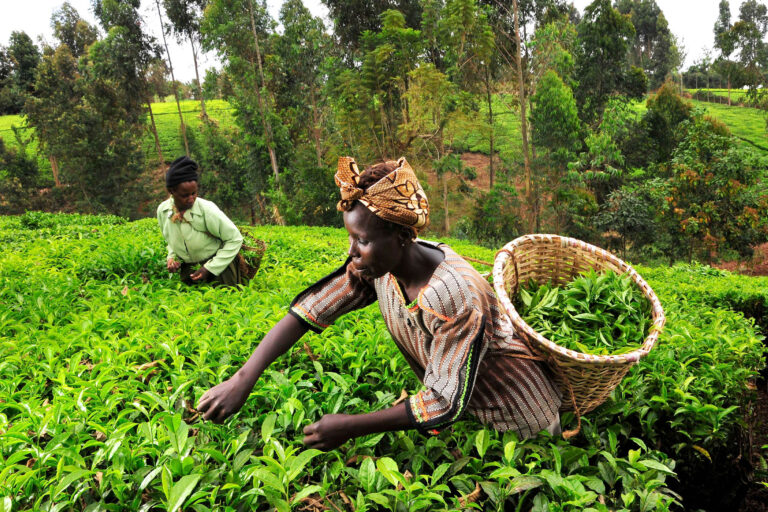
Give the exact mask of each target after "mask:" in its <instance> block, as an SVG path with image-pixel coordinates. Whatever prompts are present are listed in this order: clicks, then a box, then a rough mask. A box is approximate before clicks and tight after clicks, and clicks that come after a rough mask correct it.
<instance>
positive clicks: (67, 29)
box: [51, 2, 99, 58]
mask: <svg viewBox="0 0 768 512" xmlns="http://www.w3.org/2000/svg"><path fill="white" fill-rule="evenodd" d="M51 27H53V35H54V37H55V38H56V39H58V40H59V43H60V44H65V45H67V47H68V48H69V51H70V52H71V53H72V55H73V56H74V57H75V58H78V57H80V56H82V55H85V54H86V53H87V51H88V47H89V46H90V45H92V44H93V43H94V42H96V40H97V39H98V38H99V32H98V31H97V30H96V27H94V26H92V25H90V24H89V23H88V22H86V21H85V20H83V19H82V18H81V17H80V14H79V13H78V12H77V10H76V9H75V8H74V7H72V4H70V3H69V2H64V3H63V4H62V6H61V8H59V9H58V10H56V11H54V13H53V16H51Z"/></svg>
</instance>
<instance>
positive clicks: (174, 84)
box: [155, 0, 189, 156]
mask: <svg viewBox="0 0 768 512" xmlns="http://www.w3.org/2000/svg"><path fill="white" fill-rule="evenodd" d="M155 7H157V18H158V19H159V20H160V31H161V32H162V34H163V46H165V55H166V57H167V58H168V70H169V71H170V72H171V83H172V88H173V97H174V98H175V99H176V111H177V112H178V113H179V126H180V127H181V138H182V140H183V141H184V151H185V153H186V154H187V156H189V139H188V138H187V126H186V124H185V123H184V115H183V114H182V113H181V103H180V102H179V87H178V82H176V77H175V76H174V75H173V62H172V61H171V52H170V51H168V41H167V40H166V39H165V26H164V24H163V14H162V12H160V0H155Z"/></svg>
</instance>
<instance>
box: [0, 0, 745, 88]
mask: <svg viewBox="0 0 768 512" xmlns="http://www.w3.org/2000/svg"><path fill="white" fill-rule="evenodd" d="M571 1H572V2H573V3H574V5H575V6H576V7H577V8H578V9H579V11H580V12H583V11H584V8H585V7H586V6H587V5H589V4H590V3H591V0H571ZM742 1H743V0H731V1H730V5H731V20H732V21H735V20H736V19H737V18H738V14H739V6H740V5H741V3H742ZM63 3H64V0H27V1H25V2H20V1H19V0H0V13H2V15H0V45H7V44H8V40H9V38H10V36H11V32H13V31H24V32H26V33H27V35H29V36H30V37H31V38H32V39H33V40H35V41H36V42H37V40H38V37H41V38H42V39H43V40H45V41H47V42H48V43H53V42H54V38H53V31H52V30H51V26H50V24H51V15H52V14H53V12H54V11H55V10H57V9H59V8H60V7H61V5H62V4H63ZM69 3H70V4H71V5H72V6H73V7H74V8H75V9H77V11H78V12H79V13H80V16H81V17H83V18H84V19H86V20H87V21H88V22H90V23H91V24H93V25H97V23H96V20H95V18H94V16H93V14H92V13H91V0H69ZM161 3H162V2H161ZM656 3H657V4H658V6H659V7H660V8H661V10H662V11H663V12H664V16H665V17H666V18H667V21H668V22H669V28H670V30H671V31H672V33H673V34H675V35H676V36H677V38H678V40H679V41H681V42H682V46H683V49H684V52H685V54H686V58H685V62H684V64H683V69H685V68H687V67H688V66H690V65H691V64H693V63H694V62H695V61H697V60H699V59H700V58H701V57H703V56H704V52H705V51H706V50H707V49H712V46H713V38H714V36H713V32H712V27H713V26H714V24H715V19H716V18H717V12H718V11H717V6H718V4H719V0H656ZM304 4H305V5H306V6H307V8H308V9H309V10H310V11H311V12H312V13H313V14H314V15H315V16H319V17H320V18H322V19H323V20H324V22H325V25H326V27H328V28H329V30H330V27H332V23H331V21H330V20H329V18H328V9H327V8H326V7H325V6H324V5H322V4H321V3H320V0H304ZM281 5H282V0H267V7H268V10H269V12H270V14H271V15H272V17H273V18H275V19H277V18H278V13H279V12H280V6H281ZM140 13H141V15H142V16H143V17H144V19H145V20H146V22H147V25H148V26H149V31H150V33H151V34H153V35H154V36H155V37H156V38H157V40H158V42H160V43H162V37H161V33H160V22H159V20H158V15H157V7H156V6H155V0H141V9H140ZM163 17H164V18H165V15H163ZM165 21H166V23H167V20H165ZM168 46H169V51H170V53H171V59H172V62H173V70H174V74H175V76H176V79H177V80H181V81H182V82H188V81H190V80H192V79H194V77H195V68H194V64H193V62H192V50H191V48H190V46H189V43H187V42H184V43H182V44H179V43H177V42H176V40H175V38H174V37H172V36H171V37H169V38H168ZM198 64H199V67H200V74H201V78H202V77H203V73H204V72H205V69H207V68H210V67H220V65H219V63H218V60H217V59H216V56H215V55H214V54H213V53H210V54H203V55H201V56H200V58H199V59H198Z"/></svg>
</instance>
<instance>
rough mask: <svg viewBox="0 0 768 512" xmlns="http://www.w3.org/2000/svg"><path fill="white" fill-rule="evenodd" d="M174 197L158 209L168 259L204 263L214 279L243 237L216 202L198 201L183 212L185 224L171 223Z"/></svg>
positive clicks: (234, 254) (236, 251)
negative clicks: (166, 245)
mask: <svg viewBox="0 0 768 512" xmlns="http://www.w3.org/2000/svg"><path fill="white" fill-rule="evenodd" d="M171 216H173V198H172V197H170V198H168V199H167V200H165V201H163V202H162V203H160V206H158V207H157V221H158V222H159V223H160V231H162V233H163V237H164V238H165V241H166V242H167V243H168V258H174V259H180V260H181V261H183V262H185V263H198V262H201V263H204V265H205V268H206V269H208V271H209V272H210V273H211V274H213V275H215V276H217V275H219V274H221V272H222V271H223V270H224V269H225V268H226V267H227V265H229V264H230V263H231V262H232V260H233V259H235V256H237V253H238V252H239V251H240V247H241V246H242V245H243V235H241V234H240V231H239V230H238V229H237V226H235V224H234V223H233V222H232V221H231V220H229V218H228V217H227V216H226V215H224V213H223V212H222V211H221V210H219V207H218V206H216V204H215V203H213V202H211V201H208V200H206V199H202V198H199V197H198V198H197V199H196V200H195V203H194V204H193V205H192V208H190V209H189V210H187V211H185V212H184V219H185V220H186V221H187V222H171Z"/></svg>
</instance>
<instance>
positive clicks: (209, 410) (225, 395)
mask: <svg viewBox="0 0 768 512" xmlns="http://www.w3.org/2000/svg"><path fill="white" fill-rule="evenodd" d="M250 392H251V386H248V384H247V383H246V382H244V381H243V379H241V378H240V377H239V376H238V375H237V374H235V375H234V376H233V377H232V378H231V379H228V380H225V381H224V382H222V383H221V384H219V385H217V386H214V387H212V388H211V389H209V390H208V391H206V392H205V393H204V394H203V396H202V397H200V401H199V402H198V403H197V410H198V411H200V412H201V413H202V414H203V418H204V419H206V420H211V421H213V422H214V423H222V422H223V421H224V420H225V419H227V418H228V417H230V416H232V415H233V414H235V413H236V412H237V411H239V410H240V408H242V407H243V404H244V403H245V401H246V399H247V398H248V395H249V394H250Z"/></svg>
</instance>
